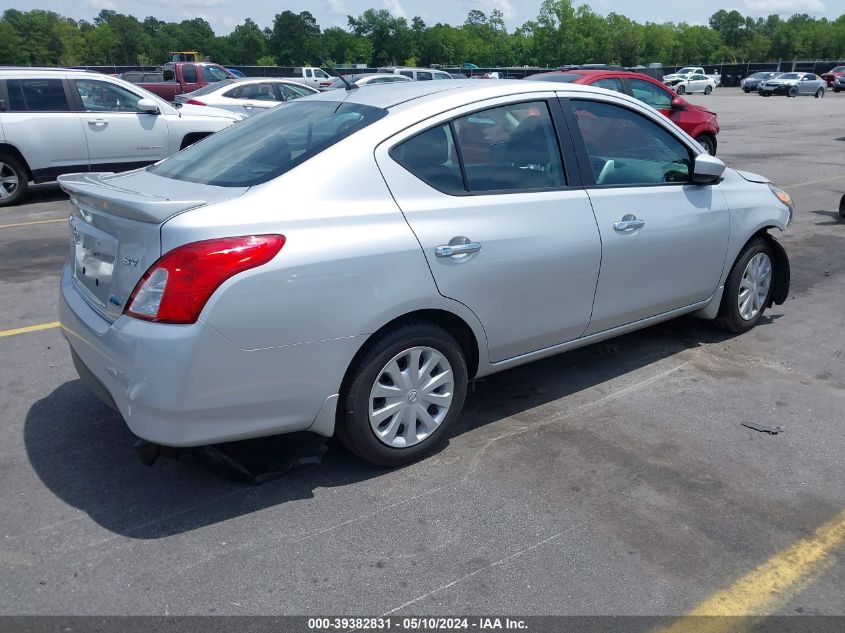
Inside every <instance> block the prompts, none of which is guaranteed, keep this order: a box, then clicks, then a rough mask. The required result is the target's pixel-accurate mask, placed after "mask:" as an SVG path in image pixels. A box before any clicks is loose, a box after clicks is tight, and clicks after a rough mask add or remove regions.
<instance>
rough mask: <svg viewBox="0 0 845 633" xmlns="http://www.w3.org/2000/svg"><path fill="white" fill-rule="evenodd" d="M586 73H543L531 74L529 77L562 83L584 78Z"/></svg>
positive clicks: (534, 79)
mask: <svg viewBox="0 0 845 633" xmlns="http://www.w3.org/2000/svg"><path fill="white" fill-rule="evenodd" d="M583 77H584V75H580V74H578V73H542V74H540V75H531V76H530V77H528V79H531V80H532V81H557V82H560V83H566V84H568V83H572V82H573V81H578V80H579V79H583Z"/></svg>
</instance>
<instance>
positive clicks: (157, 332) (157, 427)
mask: <svg viewBox="0 0 845 633" xmlns="http://www.w3.org/2000/svg"><path fill="white" fill-rule="evenodd" d="M59 319H60V321H61V325H62V331H63V333H64V335H65V338H66V339H67V340H68V343H69V344H70V346H71V350H72V353H73V355H74V364H75V365H76V366H77V370H78V372H79V374H80V378H81V379H82V380H83V382H84V383H85V384H86V385H87V386H88V387H89V388H90V389H91V391H92V392H94V393H95V394H96V395H98V396H99V397H100V398H101V399H103V400H104V401H106V402H107V403H108V404H110V406H112V405H113V406H114V407H115V408H117V410H118V411H119V412H120V413H121V415H122V416H123V418H124V419H125V420H126V423H127V425H128V426H129V428H130V429H131V430H132V432H133V433H135V434H136V435H137V436H139V437H141V438H143V439H145V440H148V441H150V442H155V443H157V444H163V445H167V446H198V445H202V444H211V443H216V442H224V441H232V440H239V439H246V438H250V437H260V436H264V435H273V434H277V433H288V432H293V431H302V430H308V429H309V428H310V427H311V426H312V424H313V423H314V420H315V418H316V417H317V414H318V412H319V411H320V408H321V407H322V405H323V403H324V402H326V400H327V399H328V398H329V397H330V396H332V395H334V394H337V392H338V389H339V386H340V382H341V380H342V378H343V374H344V372H345V371H346V368H347V367H348V364H349V362H350V360H351V359H352V357H353V356H354V354H355V352H356V351H357V349H358V347H359V345H360V341H359V338H360V337H351V338H346V339H336V340H331V341H319V342H314V343H304V344H301V345H288V346H284V347H275V348H268V349H259V350H253V351H246V350H243V349H241V348H239V347H237V346H235V345H234V344H232V343H230V342H229V341H227V340H226V339H224V338H223V337H222V336H220V335H219V334H218V333H217V332H215V331H214V330H213V329H211V328H210V327H208V326H206V325H205V324H203V323H202V322H197V323H195V324H193V325H165V324H158V323H149V322H146V321H140V320H137V319H132V318H129V317H125V316H122V317H120V318H118V319H117V320H116V321H115V322H114V323H110V322H109V321H107V320H105V319H104V318H103V317H102V316H100V315H99V314H98V313H97V312H95V311H94V310H93V309H92V308H91V307H90V306H89V305H88V303H86V301H85V300H84V299H83V298H82V296H81V295H80V293H79V291H78V290H77V289H76V288H75V286H74V283H73V280H72V278H71V274H70V272H69V269H68V268H65V270H64V272H63V274H62V282H61V293H60V299H59Z"/></svg>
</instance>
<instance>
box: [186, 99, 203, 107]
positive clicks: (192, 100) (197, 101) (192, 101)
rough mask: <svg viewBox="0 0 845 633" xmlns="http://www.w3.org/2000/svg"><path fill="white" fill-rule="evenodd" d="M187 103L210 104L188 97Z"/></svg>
mask: <svg viewBox="0 0 845 633" xmlns="http://www.w3.org/2000/svg"><path fill="white" fill-rule="evenodd" d="M185 103H190V104H191V105H202V106H204V105H208V104H206V103H203V102H202V101H200V100H198V99H188V100H187V101H186V102H185Z"/></svg>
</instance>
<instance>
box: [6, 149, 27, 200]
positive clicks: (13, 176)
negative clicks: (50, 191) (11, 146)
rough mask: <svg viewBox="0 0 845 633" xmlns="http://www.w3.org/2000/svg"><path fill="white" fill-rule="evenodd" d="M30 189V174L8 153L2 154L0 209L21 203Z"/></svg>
mask: <svg viewBox="0 0 845 633" xmlns="http://www.w3.org/2000/svg"><path fill="white" fill-rule="evenodd" d="M28 187H29V174H28V173H27V171H26V168H25V167H24V166H23V165H22V164H21V162H20V161H19V160H18V159H17V158H15V157H14V156H13V155H11V154H9V153H8V152H0V207H6V206H9V205H12V204H16V203H17V202H20V201H21V200H22V199H23V198H24V197H25V196H26V191H27V188H28Z"/></svg>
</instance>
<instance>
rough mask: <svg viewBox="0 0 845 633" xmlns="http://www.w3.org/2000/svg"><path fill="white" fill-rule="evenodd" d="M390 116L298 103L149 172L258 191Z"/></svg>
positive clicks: (325, 104) (237, 127) (200, 144)
mask: <svg viewBox="0 0 845 633" xmlns="http://www.w3.org/2000/svg"><path fill="white" fill-rule="evenodd" d="M386 115H387V110H383V109H381V108H374V107H372V106H366V105H361V104H357V103H343V102H332V101H318V102H311V103H307V104H304V103H298V102H296V101H294V102H292V103H287V104H283V105H279V106H278V107H275V108H271V109H270V110H269V111H268V112H267V113H266V114H264V115H262V116H259V117H251V118H249V119H247V120H245V121H242V122H240V123H238V124H236V125H231V126H229V127H227V128H226V129H224V130H222V131H220V132H217V133H216V134H213V135H212V136H209V137H208V138H205V139H203V140H202V141H200V142H198V143H195V144H193V145H191V146H190V147H188V148H186V149H184V150H183V151H181V152H179V153H178V154H175V155H173V156H171V157H170V158H167V159H165V160H164V161H162V162H160V163H157V164H156V165H153V166H152V167H150V168H149V171H150V172H151V173H153V174H156V175H158V176H162V177H164V178H172V179H174V180H185V181H188V182H196V183H200V184H205V185H215V186H219V187H252V186H254V185H259V184H261V183H264V182H267V181H269V180H272V179H273V178H276V177H278V176H280V175H282V174H283V173H285V172H286V171H289V170H291V169H293V168H294V167H296V166H297V165H299V164H301V163H303V162H305V161H306V160H308V159H309V158H312V157H313V156H316V155H317V154H319V153H320V152H322V151H324V150H325V149H327V148H329V147H331V146H332V145H334V144H335V143H337V142H339V141H341V140H343V139H344V138H346V137H348V136H350V135H352V134H354V133H355V132H357V131H358V130H361V129H362V128H365V127H367V126H368V125H370V124H372V123H374V122H376V121H378V120H379V119H381V118H382V117H384V116H386Z"/></svg>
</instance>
